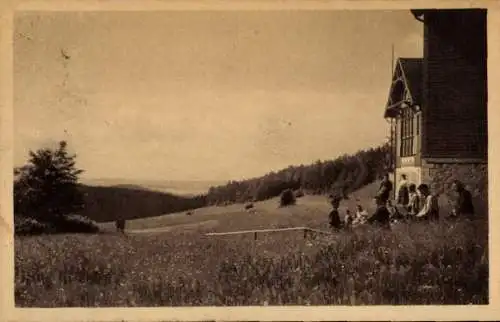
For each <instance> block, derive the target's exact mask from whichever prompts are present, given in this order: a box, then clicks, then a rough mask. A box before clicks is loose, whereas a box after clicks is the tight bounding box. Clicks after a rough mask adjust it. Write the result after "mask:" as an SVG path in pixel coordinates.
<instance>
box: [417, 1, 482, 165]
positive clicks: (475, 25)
mask: <svg viewBox="0 0 500 322" xmlns="http://www.w3.org/2000/svg"><path fill="white" fill-rule="evenodd" d="M486 76H487V75H486V12H485V11H484V10H467V11H465V10H439V11H430V12H429V13H426V15H425V25H424V70H423V78H424V80H423V82H424V84H423V96H424V98H423V117H422V145H421V147H422V154H423V156H424V157H435V158H436V157H437V158H453V157H455V158H486V155H487V101H486V100H487V89H486V86H487V82H486Z"/></svg>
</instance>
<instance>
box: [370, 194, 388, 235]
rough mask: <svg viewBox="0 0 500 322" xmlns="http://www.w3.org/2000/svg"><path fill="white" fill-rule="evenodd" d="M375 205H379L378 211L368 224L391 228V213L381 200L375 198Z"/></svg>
mask: <svg viewBox="0 0 500 322" xmlns="http://www.w3.org/2000/svg"><path fill="white" fill-rule="evenodd" d="M375 203H376V205H377V209H376V210H375V213H374V214H373V215H372V216H371V217H370V218H368V223H369V224H376V225H379V226H382V227H385V228H389V227H390V224H389V223H390V218H391V213H390V212H389V210H388V209H387V207H386V205H385V203H384V202H383V201H382V199H381V198H379V197H377V198H375Z"/></svg>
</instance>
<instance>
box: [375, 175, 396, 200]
mask: <svg viewBox="0 0 500 322" xmlns="http://www.w3.org/2000/svg"><path fill="white" fill-rule="evenodd" d="M391 191H392V182H391V180H389V175H388V174H386V175H384V178H383V179H382V182H381V183H380V187H379V191H378V195H377V197H378V198H379V199H380V202H382V203H383V204H385V203H386V202H387V200H389V196H390V194H391Z"/></svg>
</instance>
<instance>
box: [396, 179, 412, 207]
mask: <svg viewBox="0 0 500 322" xmlns="http://www.w3.org/2000/svg"><path fill="white" fill-rule="evenodd" d="M408 185H409V182H408V179H407V177H406V174H402V175H401V181H399V185H398V191H397V196H396V200H397V203H398V204H400V205H403V206H405V207H406V206H407V205H408V202H409V201H410V200H409V199H410V196H409V191H408Z"/></svg>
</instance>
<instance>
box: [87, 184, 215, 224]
mask: <svg viewBox="0 0 500 322" xmlns="http://www.w3.org/2000/svg"><path fill="white" fill-rule="evenodd" d="M80 189H81V191H82V192H83V194H84V196H85V209H84V211H83V212H82V213H81V214H82V215H84V216H87V217H89V218H90V219H93V220H95V221H97V222H107V221H114V220H116V219H117V218H119V217H122V218H124V219H136V218H146V217H154V216H160V215H165V214H169V213H175V212H180V211H185V210H189V209H196V208H200V207H204V206H205V205H206V196H205V195H198V196H180V195H176V194H173V193H168V192H161V191H155V190H153V188H144V186H142V185H135V184H118V185H114V186H102V185H101V186H93V185H86V184H81V185H80Z"/></svg>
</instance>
